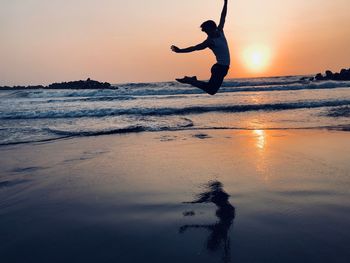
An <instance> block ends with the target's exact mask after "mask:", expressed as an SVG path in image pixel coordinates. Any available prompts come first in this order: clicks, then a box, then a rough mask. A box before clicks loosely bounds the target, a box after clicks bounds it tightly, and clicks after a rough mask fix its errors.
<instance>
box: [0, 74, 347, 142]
mask: <svg viewBox="0 0 350 263" xmlns="http://www.w3.org/2000/svg"><path fill="white" fill-rule="evenodd" d="M114 87H115V89H105V90H45V89H42V90H7V91H0V144H1V145H6V144H17V143H25V142H36V141H47V140H55V139H59V138H62V137H70V136H91V135H96V136H97V135H103V134H113V133H126V132H128V133H130V132H142V131H166V130H169V131H171V130H177V131H178V130H189V129H193V130H196V129H197V130H200V129H300V128H304V129H310V128H316V129H317V128H329V129H339V128H340V129H344V128H346V127H347V126H348V125H349V124H350V121H349V116H350V113H349V112H350V108H349V106H350V92H349V91H350V82H341V81H324V82H309V81H305V80H301V77H300V76H289V77H274V78H256V79H235V80H227V81H225V82H224V84H223V87H222V88H221V89H220V92H219V93H218V94H217V95H215V96H209V95H207V94H204V93H203V92H202V91H201V90H199V89H197V88H194V87H190V86H186V85H182V84H178V83H175V82H162V83H136V84H135V83H129V84H121V85H115V86H114ZM116 88H118V89H116Z"/></svg>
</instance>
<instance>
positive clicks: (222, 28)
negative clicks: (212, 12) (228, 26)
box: [218, 0, 228, 31]
mask: <svg viewBox="0 0 350 263" xmlns="http://www.w3.org/2000/svg"><path fill="white" fill-rule="evenodd" d="M224 1H225V3H224V7H223V9H222V12H221V18H220V24H219V26H218V29H219V30H220V31H223V30H224V26H225V21H226V15H227V2H228V0H224Z"/></svg>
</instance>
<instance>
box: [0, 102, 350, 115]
mask: <svg viewBox="0 0 350 263" xmlns="http://www.w3.org/2000/svg"><path fill="white" fill-rule="evenodd" d="M347 105H350V100H321V101H299V102H289V103H275V104H248V105H245V104H243V105H216V106H192V107H185V108H171V107H164V108H126V109H118V108H100V109H79V110H78V109H77V110H70V109H67V110H50V111H31V112H28V111H21V112H7V113H0V119H2V120H19V119H50V118H53V119H58V118H82V117H95V118H99V117H109V116H120V115H136V116H169V115H190V114H203V113H210V112H223V113H239V112H248V111H281V110H294V109H304V108H322V107H337V106H347Z"/></svg>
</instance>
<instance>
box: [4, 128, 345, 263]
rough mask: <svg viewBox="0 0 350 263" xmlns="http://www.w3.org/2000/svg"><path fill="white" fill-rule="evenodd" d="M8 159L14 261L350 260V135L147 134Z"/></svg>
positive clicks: (11, 152) (83, 141)
mask: <svg viewBox="0 0 350 263" xmlns="http://www.w3.org/2000/svg"><path fill="white" fill-rule="evenodd" d="M0 154H1V159H0V166H1V175H0V226H1V227H0V255H1V262H4V263H20V262H26V263H29V262H35V263H40V262H50V263H53V262H60V263H61V262H75V263H77V262H85V263H86V262H106V263H107V262H108V263H109V262H118V263H130V262H244V263H245V262H269V263H271V262H279V263H280V262H284V263H286V262H293V263H294V262H308V263H312V262H317V263H320V262H332V263H348V262H349V260H350V250H349V242H350V221H349V218H350V191H349V189H350V166H349V156H350V133H349V132H343V131H328V130H320V129H318V130H205V129H203V130H200V131H198V130H185V131H176V132H171V131H162V132H144V133H132V134H122V135H105V136H97V137H93V136H92V137H75V138H69V139H60V140H57V141H52V142H46V143H43V142H41V143H40V142H37V143H29V144H21V145H8V146H2V147H0ZM213 185H216V186H218V185H219V186H220V187H218V188H215V187H213ZM225 194H227V195H229V196H230V197H229V198H228V199H227V198H226V199H225V197H226V196H227V195H225ZM201 198H202V200H201V201H199V200H200V199H201ZM205 198H206V200H205ZM193 201H197V202H196V203H190V202H193ZM185 202H189V203H185Z"/></svg>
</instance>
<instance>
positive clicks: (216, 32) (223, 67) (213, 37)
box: [171, 0, 230, 95]
mask: <svg viewBox="0 0 350 263" xmlns="http://www.w3.org/2000/svg"><path fill="white" fill-rule="evenodd" d="M224 1H225V4H224V8H223V10H222V13H221V19H220V24H219V25H218V26H217V25H216V23H215V22H214V21H212V20H208V21H206V22H204V23H203V24H202V25H201V28H202V31H203V32H205V33H206V34H207V35H208V38H207V39H206V40H205V41H204V42H203V43H201V44H198V45H196V46H192V47H188V48H183V49H182V48H178V47H177V46H171V50H172V51H174V52H176V53H190V52H194V51H198V50H203V49H206V48H210V49H211V50H212V51H213V53H214V54H215V57H216V61H217V63H216V64H215V65H214V66H213V67H212V68H211V78H210V80H209V82H204V81H199V80H197V77H196V76H194V77H187V76H186V77H184V78H182V79H176V80H177V81H179V82H181V83H185V84H190V85H192V86H195V87H197V88H200V89H202V90H204V91H205V92H207V93H208V94H210V95H215V94H216V93H217V92H218V90H219V88H220V87H221V85H222V82H223V80H224V78H225V76H226V75H227V73H228V70H229V68H230V51H229V48H228V44H227V40H226V37H225V34H224V25H225V19H226V14H227V2H228V0H224Z"/></svg>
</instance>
